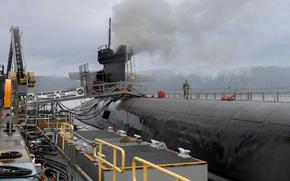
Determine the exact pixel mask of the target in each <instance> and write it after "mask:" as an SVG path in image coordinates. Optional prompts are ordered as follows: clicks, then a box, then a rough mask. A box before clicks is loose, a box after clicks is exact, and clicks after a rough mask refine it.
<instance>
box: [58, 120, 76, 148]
mask: <svg viewBox="0 0 290 181" xmlns="http://www.w3.org/2000/svg"><path fill="white" fill-rule="evenodd" d="M73 129H74V126H73V125H72V124H68V123H60V136H61V137H62V145H61V149H62V150H64V143H65V139H67V140H68V143H70V142H71V139H72V137H73Z"/></svg>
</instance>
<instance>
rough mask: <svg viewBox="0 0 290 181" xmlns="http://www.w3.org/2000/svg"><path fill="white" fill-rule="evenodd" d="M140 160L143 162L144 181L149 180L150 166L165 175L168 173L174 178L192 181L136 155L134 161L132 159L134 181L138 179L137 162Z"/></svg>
mask: <svg viewBox="0 0 290 181" xmlns="http://www.w3.org/2000/svg"><path fill="white" fill-rule="evenodd" d="M137 162H140V163H142V164H143V181H148V167H151V168H154V169H156V170H158V171H160V172H162V173H164V174H165V175H168V176H170V177H172V178H174V179H176V181H190V180H189V179H187V178H184V177H182V176H180V175H178V174H176V173H173V172H171V171H169V170H166V169H164V168H162V167H160V166H158V165H155V164H154V163H151V162H148V161H146V160H143V159H142V158H139V157H134V158H133V161H132V179H133V181H137V174H136V163H137Z"/></svg>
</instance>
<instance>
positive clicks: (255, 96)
mask: <svg viewBox="0 0 290 181" xmlns="http://www.w3.org/2000/svg"><path fill="white" fill-rule="evenodd" d="M165 92H166V96H165V97H166V98H167V99H184V97H183V92H182V91H166V90H165ZM223 96H234V97H235V100H237V101H263V102H290V91H220V92H212V91H211V92H210V91H209V92H196V91H190V93H189V95H188V99H195V100H199V99H200V100H221V98H222V97H223Z"/></svg>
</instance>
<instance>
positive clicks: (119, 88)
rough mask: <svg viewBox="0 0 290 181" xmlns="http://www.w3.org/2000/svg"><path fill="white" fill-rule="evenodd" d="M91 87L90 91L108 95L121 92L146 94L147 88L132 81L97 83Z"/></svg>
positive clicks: (98, 94)
mask: <svg viewBox="0 0 290 181" xmlns="http://www.w3.org/2000/svg"><path fill="white" fill-rule="evenodd" d="M92 87H93V88H90V91H91V92H92V93H93V94H94V95H96V96H100V97H101V96H108V95H113V94H119V93H125V94H126V93H127V94H134V95H145V92H146V90H145V88H143V87H142V86H138V85H136V84H133V83H132V82H114V83H102V84H95V85H93V86H92Z"/></svg>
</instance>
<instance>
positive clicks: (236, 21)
mask: <svg viewBox="0 0 290 181" xmlns="http://www.w3.org/2000/svg"><path fill="white" fill-rule="evenodd" d="M259 1H260V0H251V1H250V0H242V1H240V0H218V1H216V0H181V1H177V2H175V3H173V4H174V5H173V4H172V3H168V1H166V0H144V1H139V0H123V1H121V2H120V3H119V4H118V5H116V6H115V8H114V10H113V13H114V17H113V32H114V41H115V44H116V45H117V44H120V43H123V44H128V45H130V46H131V47H133V50H134V51H135V53H140V52H148V53H150V54H153V55H156V54H157V55H160V57H161V58H162V59H166V60H168V59H176V60H182V61H183V60H184V62H186V61H190V62H192V61H193V60H195V61H201V62H211V63H212V62H221V61H223V62H227V61H229V60H232V59H235V58H237V57H238V56H242V55H243V53H244V52H246V51H247V49H249V48H250V44H251V43H250V39H251V33H250V32H251V31H252V30H253V24H252V23H251V21H248V19H250V18H249V17H251V16H254V13H253V11H252V8H251V7H252V6H253V5H254V4H255V3H257V2H259ZM255 5H257V4H255Z"/></svg>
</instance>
